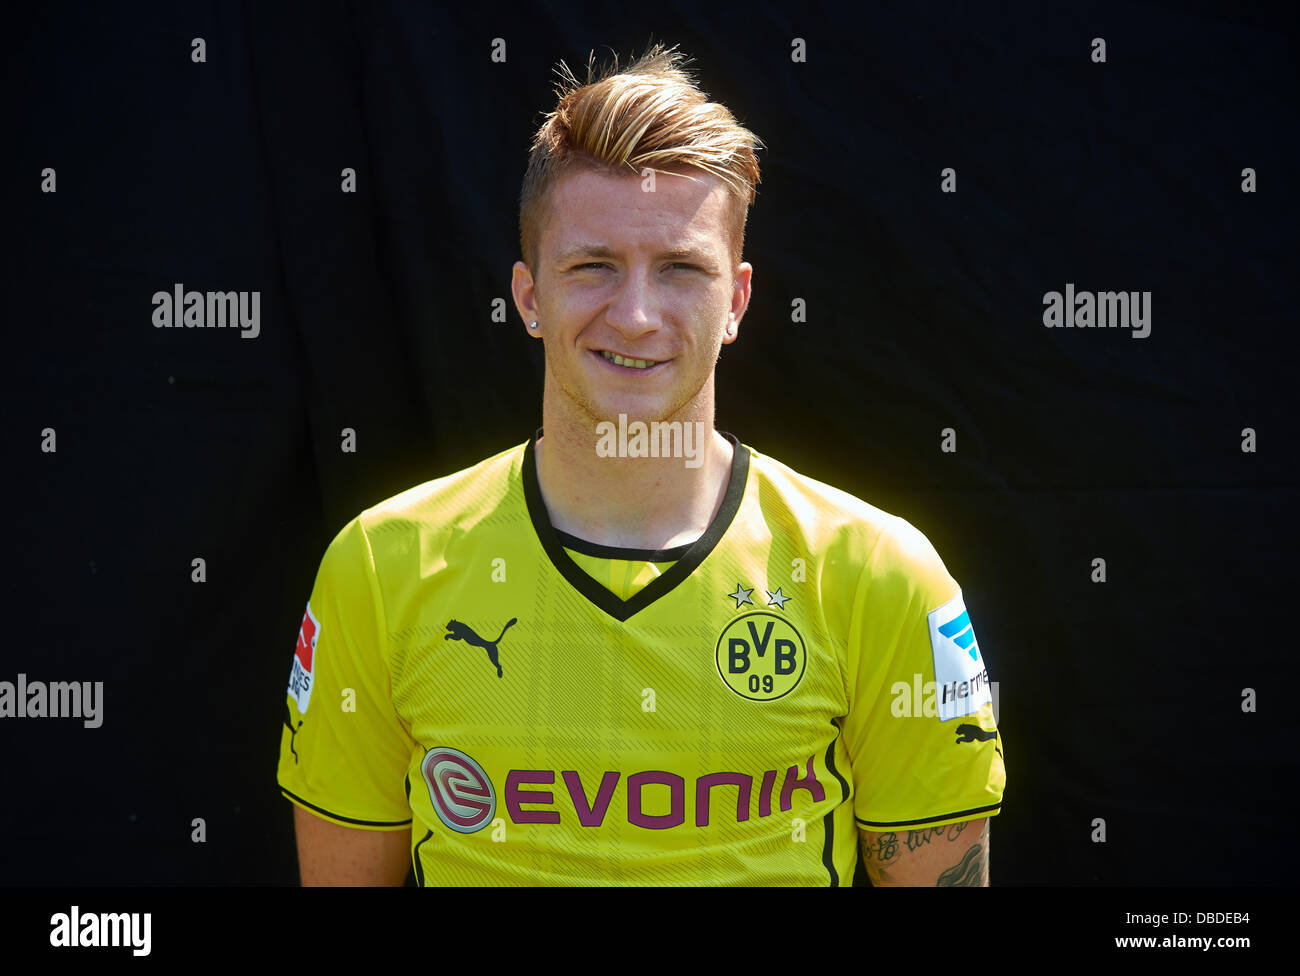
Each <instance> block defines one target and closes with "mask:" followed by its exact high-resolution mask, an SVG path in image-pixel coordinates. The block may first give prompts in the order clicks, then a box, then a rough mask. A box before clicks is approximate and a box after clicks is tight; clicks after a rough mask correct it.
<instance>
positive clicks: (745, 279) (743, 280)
mask: <svg viewBox="0 0 1300 976" xmlns="http://www.w3.org/2000/svg"><path fill="white" fill-rule="evenodd" d="M753 276H754V267H753V265H751V264H750V263H749V262H748V261H742V262H741V263H740V266H739V267H738V268H737V269H736V276H735V279H734V281H733V284H732V288H731V308H730V309H728V311H727V327H726V329H725V330H724V331H723V333H722V343H723V345H727V344H728V343H732V342H735V341H736V339H737V338H738V337H739V335H740V320H741V319H742V318H744V316H745V310H746V309H748V308H749V295H750V286H751V284H752V281H753Z"/></svg>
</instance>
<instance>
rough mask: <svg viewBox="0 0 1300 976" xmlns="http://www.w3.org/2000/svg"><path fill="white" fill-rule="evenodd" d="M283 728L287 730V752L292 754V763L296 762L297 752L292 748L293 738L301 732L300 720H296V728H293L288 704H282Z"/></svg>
mask: <svg viewBox="0 0 1300 976" xmlns="http://www.w3.org/2000/svg"><path fill="white" fill-rule="evenodd" d="M284 727H285V728H286V729H288V730H289V751H290V752H292V753H293V761H294V762H295V763H296V762H297V761H298V750H297V749H295V748H294V747H293V737H294V736H296V735H297V734H298V733H299V732H300V731H301V730H302V719H298V728H296V729H295V728H294V727H293V713H291V712H290V711H289V703H288V702H287V701H286V702H285V703H284Z"/></svg>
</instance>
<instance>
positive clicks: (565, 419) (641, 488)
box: [535, 384, 734, 549]
mask: <svg viewBox="0 0 1300 976" xmlns="http://www.w3.org/2000/svg"><path fill="white" fill-rule="evenodd" d="M561 396H562V394H561V395H556V394H554V393H553V392H552V389H551V387H550V384H548V385H547V390H546V393H545V395H544V397H543V404H542V425H543V432H542V433H543V436H542V439H541V440H539V441H538V442H537V445H536V452H535V453H536V457H537V481H538V485H539V487H540V488H541V492H542V498H543V500H544V501H545V503H546V510H547V512H548V514H549V515H550V519H551V524H552V525H553V526H554V527H555V528H556V529H558V530H560V531H561V532H567V533H569V534H570V535H575V536H577V537H578V538H580V539H585V540H587V541H588V542H594V543H597V544H599V545H606V546H617V547H620V548H630V549H670V548H672V547H674V546H680V545H685V544H686V543H689V542H693V541H694V540H695V539H697V538H698V537H699V536H700V535H701V534H703V532H704V530H705V529H706V528H708V526H709V523H710V522H712V521H713V517H714V516H715V515H716V514H717V512H718V509H719V508H720V507H721V505H722V500H723V498H724V497H725V495H726V492H727V484H728V482H729V480H730V474H731V462H732V455H733V453H734V449H733V448H732V446H731V442H730V441H728V440H727V439H726V438H725V437H723V436H722V435H721V434H719V433H718V432H717V431H715V430H714V429H713V409H712V402H711V401H708V402H706V403H703V404H694V403H693V404H692V405H688V407H687V408H686V409H684V410H682V411H681V412H679V413H678V414H677V415H674V416H672V417H669V418H667V420H666V421H665V422H677V423H680V424H681V429H682V435H683V438H686V437H689V438H690V440H689V442H688V443H689V445H690V448H691V450H692V452H693V456H692V457H690V458H686V457H623V456H612V457H610V456H602V455H603V454H606V453H610V452H608V451H599V452H598V450H597V446H598V441H600V437H601V434H600V433H599V432H598V428H597V424H598V423H599V421H598V420H596V419H595V418H590V417H586V416H585V414H582V413H581V411H578V410H576V408H573V407H572V406H571V405H570V401H568V400H567V398H566V399H564V400H563V402H561V400H560V398H561ZM692 407H693V408H692ZM631 423H632V422H631V421H630V420H629V421H628V426H629V427H630V425H631ZM611 424H612V426H613V428H614V431H613V433H612V434H609V435H607V436H606V439H605V440H604V441H603V442H601V443H603V444H604V445H605V446H607V447H608V446H610V445H613V446H614V447H615V449H616V450H617V448H618V446H619V431H618V428H619V426H620V425H619V423H618V418H617V416H615V417H614V418H612V419H611ZM647 426H648V425H647ZM688 427H689V431H688V429H687V428H688ZM608 429H609V428H607V427H606V428H600V431H607V430H608ZM633 433H634V431H632V430H629V431H628V434H627V442H628V445H629V446H631V445H632V441H633ZM700 434H702V436H698V435H700ZM674 443H677V441H676V440H675V439H674ZM629 453H630V452H629ZM688 461H689V464H688Z"/></svg>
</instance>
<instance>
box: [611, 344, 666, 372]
mask: <svg viewBox="0 0 1300 976" xmlns="http://www.w3.org/2000/svg"><path fill="white" fill-rule="evenodd" d="M592 355H594V356H599V357H600V358H601V359H603V360H604V361H605V362H606V363H608V364H609V365H611V366H613V367H615V368H616V369H618V370H620V371H621V372H625V373H649V372H652V371H653V370H655V369H656V368H657V367H659V366H663V365H664V364H665V363H668V362H671V360H667V359H636V358H634V357H632V356H623V355H620V354H619V353H616V352H610V351H609V350H608V349H598V350H597V349H593V350H592Z"/></svg>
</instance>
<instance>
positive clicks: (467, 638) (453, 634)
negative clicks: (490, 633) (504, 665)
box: [442, 617, 519, 678]
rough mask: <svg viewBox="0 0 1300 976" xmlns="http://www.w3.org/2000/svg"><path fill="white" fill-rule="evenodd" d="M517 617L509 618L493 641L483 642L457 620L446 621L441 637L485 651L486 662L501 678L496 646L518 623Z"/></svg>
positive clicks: (468, 627) (466, 625)
mask: <svg viewBox="0 0 1300 976" xmlns="http://www.w3.org/2000/svg"><path fill="white" fill-rule="evenodd" d="M518 619H519V618H518V617H511V618H510V620H509V621H507V623H506V625H505V626H504V627H502V628H501V633H499V634H497V639H496V640H494V641H488V640H484V639H483V638H482V637H480V636H479V635H478V634H476V633H474V631H473V630H472V629H471V628H470V626H469V625H468V624H463V623H461V622H460V621H459V620H449V621H447V633H445V634H444V635H443V637H442V639H443V640H458V641H464V642H465V643H466V644H473V645H474V646H475V647H481V648H483V650H485V651H487V655H488V660H489V661H491V662H492V665H493V667H495V668H496V669H497V677H498V678H500V677H501V662H500V661H498V660H497V645H498V644H500V643H501V638H502V637H504V636H505V635H506V631H507V630H509V629H510V628H511V627H513V626H514V625H515V623H517V622H518Z"/></svg>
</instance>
